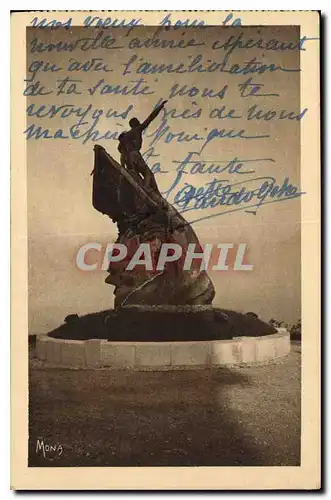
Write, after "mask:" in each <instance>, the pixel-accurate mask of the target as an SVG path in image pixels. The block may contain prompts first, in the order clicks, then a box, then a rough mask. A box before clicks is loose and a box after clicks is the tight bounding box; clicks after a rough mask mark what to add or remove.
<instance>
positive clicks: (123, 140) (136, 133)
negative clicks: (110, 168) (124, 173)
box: [117, 101, 167, 191]
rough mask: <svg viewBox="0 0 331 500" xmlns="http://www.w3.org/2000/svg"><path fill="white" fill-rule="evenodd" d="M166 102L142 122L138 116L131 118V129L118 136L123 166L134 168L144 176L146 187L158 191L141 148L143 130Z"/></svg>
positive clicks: (129, 168)
mask: <svg viewBox="0 0 331 500" xmlns="http://www.w3.org/2000/svg"><path fill="white" fill-rule="evenodd" d="M166 102H167V101H162V103H161V104H160V105H159V106H158V107H157V108H155V109H154V110H153V111H152V112H151V114H150V115H149V116H148V117H147V118H146V120H145V121H144V122H142V123H140V121H139V120H138V118H131V120H130V121H129V125H130V127H131V129H130V130H129V131H128V132H122V133H121V134H120V136H119V138H118V140H119V145H118V148H117V149H118V151H119V152H120V153H121V165H122V167H126V168H127V169H128V170H129V171H130V170H133V171H134V172H136V173H137V174H138V175H139V176H142V177H143V179H144V185H145V187H146V188H147V189H148V188H150V189H154V190H156V191H158V187H157V184H156V181H155V177H154V174H153V172H152V171H151V170H150V168H149V167H148V165H147V163H146V162H145V160H144V158H143V157H142V155H141V152H140V150H141V147H142V142H143V139H142V133H143V131H144V130H145V129H146V128H147V127H148V125H149V124H150V123H151V122H152V121H153V120H154V118H156V117H157V115H158V114H159V113H160V111H161V110H162V109H163V107H164V105H165V104H166Z"/></svg>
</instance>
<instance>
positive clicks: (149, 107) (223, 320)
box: [11, 11, 320, 490]
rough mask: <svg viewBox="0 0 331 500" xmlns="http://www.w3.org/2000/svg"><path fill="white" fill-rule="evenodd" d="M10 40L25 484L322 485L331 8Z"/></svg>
mask: <svg viewBox="0 0 331 500" xmlns="http://www.w3.org/2000/svg"><path fill="white" fill-rule="evenodd" d="M11 50H12V52H11V75H12V98H11V105H12V108H11V109H12V129H11V136H12V143H11V144H12V148H11V157H12V161H11V176H12V197H11V199H12V264H11V266H12V268H11V273H12V274H11V276H12V295H11V300H12V333H11V345H12V352H11V356H12V358H11V362H12V382H11V391H12V392H11V393H12V431H11V432H12V436H11V442H12V456H11V468H12V482H11V484H12V488H14V489H21V490H22V489H50V490H52V489H54V490H55V489H62V490H67V489H100V490H101V489H117V490H121V489H123V490H126V489H129V490H135V489H137V490H143V489H145V490H149V489H150V490H153V489H154V490H176V489H177V490H226V489H239V490H243V489H248V490H252V489H262V490H263V489H266V490H268V489H318V488H319V487H320V379H319V376H320V375H319V374H320V326H319V325H320V209H319V203H320V110H319V100H320V99H319V92H320V87H319V85H320V83H319V14H318V13H317V12H314V11H300V12H295V11H288V12H287V11H282V12H277V11H268V12H264V11H256V12H253V11H250V12H239V11H236V12H230V11H224V12H221V11H200V12H197V11H194V12H193V11H192V12H191V11H186V12H184V11H183V12H181V11H176V12H171V11H169V12H166V11H155V12H145V11H137V12H133V11H126V12H120V11H109V12H105V11H103V12H90V11H86V12H84V11H80V12H73V11H72V12H71V11H68V12H55V11H53V12H47V11H45V12H40V11H39V12H25V13H14V14H13V15H12V48H11ZM151 467H153V469H152V470H151ZM81 468H82V469H83V470H81Z"/></svg>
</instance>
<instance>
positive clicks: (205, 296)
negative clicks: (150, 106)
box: [92, 101, 215, 308]
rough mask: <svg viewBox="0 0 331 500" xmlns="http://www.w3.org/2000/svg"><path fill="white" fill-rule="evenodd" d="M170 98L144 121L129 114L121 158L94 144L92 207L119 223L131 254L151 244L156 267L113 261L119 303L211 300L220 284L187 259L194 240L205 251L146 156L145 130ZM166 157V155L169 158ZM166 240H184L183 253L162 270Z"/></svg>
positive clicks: (120, 239) (112, 275)
mask: <svg viewBox="0 0 331 500" xmlns="http://www.w3.org/2000/svg"><path fill="white" fill-rule="evenodd" d="M166 102H167V101H163V102H162V103H161V104H160V106H158V107H157V108H155V109H154V110H153V111H152V113H151V114H150V115H149V116H148V118H147V119H146V120H145V121H144V122H143V123H140V122H139V120H137V118H132V119H131V120H130V127H131V129H130V130H129V131H128V132H124V133H123V134H121V135H120V137H119V145H118V150H119V151H120V153H121V161H120V163H121V164H119V163H118V162H117V161H116V160H115V159H114V158H113V157H112V156H110V155H109V154H108V153H107V151H106V150H105V149H104V148H103V147H102V146H101V145H95V146H94V152H95V158H94V169H93V172H92V174H93V193H92V203H93V207H94V208H95V209H96V210H98V211H99V212H101V213H102V214H107V215H108V216H109V217H110V218H111V220H112V221H113V222H115V223H116V224H117V228H118V237H117V240H116V243H121V244H122V245H124V246H126V248H127V258H128V259H130V258H131V257H132V256H133V255H134V254H135V252H136V250H137V248H138V247H139V246H140V244H142V243H144V244H148V245H149V246H150V249H151V255H152V260H153V266H152V267H153V269H151V270H147V269H144V268H143V269H142V268H141V267H139V266H137V268H135V269H134V270H132V271H130V270H127V269H126V266H127V261H126V260H121V261H119V262H110V264H109V268H108V273H109V275H108V277H107V278H106V283H108V284H111V285H113V286H114V287H115V289H114V295H115V308H117V307H120V306H123V305H130V304H131V305H132V304H148V305H157V304H168V305H196V304H198V305H203V304H211V303H212V300H213V298H214V296H215V289H214V286H213V283H212V281H211V279H210V278H209V276H208V274H207V272H206V271H205V270H203V269H200V263H199V262H197V263H195V262H193V263H192V265H191V267H190V269H184V266H183V263H184V259H185V255H186V252H187V249H188V246H189V245H190V244H193V246H194V248H195V251H199V252H200V251H201V246H200V243H199V239H198V237H197V235H196V234H195V232H194V230H193V228H192V226H191V225H190V224H189V223H188V222H187V221H186V220H185V219H184V218H183V217H182V215H181V214H180V213H179V212H178V211H177V210H176V208H175V207H174V206H173V205H171V204H170V203H169V202H168V201H167V200H166V199H165V198H163V196H162V195H161V193H160V191H159V190H158V187H157V184H156V181H155V178H154V175H153V173H152V172H151V170H150V169H149V167H148V166H147V164H146V163H145V161H144V159H143V158H142V156H141V153H140V149H141V146H142V133H143V131H144V130H145V129H146V127H148V125H149V124H150V123H151V122H152V120H154V118H156V117H157V115H158V114H159V113H160V111H161V110H162V108H163V107H164V105H165V103H166ZM165 160H166V158H165ZM163 243H167V244H169V243H170V244H174V243H176V244H177V245H180V246H181V247H182V256H181V259H179V260H178V261H173V262H169V263H168V264H167V265H166V266H165V268H164V269H163V270H160V271H159V270H157V268H156V266H155V265H154V264H155V263H156V262H157V260H158V255H159V252H160V249H161V247H162V244H163Z"/></svg>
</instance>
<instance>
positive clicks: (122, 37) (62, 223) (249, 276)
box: [27, 26, 301, 333]
mask: <svg viewBox="0 0 331 500" xmlns="http://www.w3.org/2000/svg"><path fill="white" fill-rule="evenodd" d="M239 30H240V33H241V32H242V33H243V36H244V38H245V39H249V38H250V37H252V38H254V39H258V38H259V37H263V38H264V39H266V40H268V39H273V38H277V39H278V40H283V41H286V42H290V41H293V42H295V41H297V40H298V38H299V32H298V29H297V28H296V27H284V26H283V27H274V26H273V27H245V28H244V27H240V28H221V27H208V28H205V29H193V28H190V29H186V30H185V32H184V31H183V30H178V31H175V32H174V31H171V32H162V33H160V38H166V39H174V40H180V39H185V40H189V39H195V40H197V41H198V42H199V43H204V45H203V46H199V47H188V48H183V49H152V48H142V49H140V50H138V49H129V48H128V43H129V41H130V40H132V38H134V37H138V38H140V39H146V38H148V37H151V36H152V35H153V33H155V31H156V28H155V27H144V28H138V29H137V28H136V29H135V30H134V31H131V33H129V32H128V30H127V29H117V30H107V33H106V34H109V35H110V36H114V37H116V39H117V40H116V44H118V45H121V46H123V48H121V49H116V50H114V49H113V50H112V49H96V50H89V51H81V50H75V51H74V52H55V51H52V52H40V53H37V52H35V53H31V41H32V39H33V38H34V37H37V38H38V39H39V41H42V42H43V43H48V42H51V41H53V42H59V41H64V40H65V41H68V42H70V41H75V40H77V39H78V38H82V37H95V36H97V34H98V30H97V29H84V28H72V29H71V30H69V31H68V30H64V29H57V30H49V29H31V28H29V29H27V68H29V66H30V65H31V63H32V62H33V61H36V60H39V61H43V62H44V63H47V62H48V63H51V64H56V66H57V67H58V68H62V69H61V70H60V71H56V72H51V71H47V72H39V73H38V74H37V76H36V77H35V80H39V81H40V82H41V84H42V85H44V86H45V89H48V90H50V89H53V90H54V89H55V88H56V83H55V81H56V80H59V79H61V78H65V77H66V76H67V75H68V74H69V73H68V71H67V68H68V64H70V61H69V60H70V59H71V60H72V59H76V60H77V61H80V62H85V61H87V60H91V59H92V58H102V59H103V61H104V63H106V64H107V66H108V68H109V69H111V70H112V71H109V72H93V71H89V72H83V71H79V72H71V73H70V76H71V77H72V78H77V79H80V80H82V83H80V85H79V90H80V91H82V94H79V95H65V94H63V95H56V92H53V93H51V94H48V95H44V96H37V97H28V98H27V105H30V104H35V105H36V106H41V105H45V106H50V105H52V104H54V105H57V106H59V105H65V104H74V105H75V106H80V107H87V106H88V105H89V104H91V105H92V106H93V109H97V110H103V111H104V114H105V112H106V111H107V110H109V109H113V110H117V111H119V112H122V111H124V110H125V109H127V108H128V106H130V105H133V106H134V109H133V110H132V111H131V112H130V113H129V114H128V117H127V119H126V120H122V119H114V118H106V117H105V116H102V117H101V118H100V120H99V122H98V125H97V128H98V129H99V130H100V131H101V132H103V133H105V132H106V131H107V130H111V131H114V132H116V131H118V132H120V131H122V130H125V128H126V127H127V122H128V120H129V119H130V118H131V117H132V116H137V117H138V118H139V119H141V120H143V119H144V118H146V117H147V116H148V114H149V113H150V112H151V110H152V109H153V107H154V105H155V104H156V103H157V102H158V101H159V99H167V98H168V97H169V92H170V89H171V88H172V86H173V85H174V84H178V85H179V86H182V85H188V88H189V87H191V86H196V87H197V88H199V89H204V88H212V89H214V90H215V91H216V90H217V91H219V90H221V89H222V88H223V87H224V86H225V85H227V86H228V89H227V93H226V96H225V97H224V99H220V98H219V97H214V98H201V93H199V94H198V95H197V96H195V97H189V96H175V97H173V98H171V99H170V100H169V102H168V104H167V107H166V109H167V111H170V110H171V109H176V110H177V112H180V111H182V112H183V111H184V110H185V109H191V110H196V109H198V108H201V117H200V118H198V119H197V118H192V119H185V120H184V119H175V118H168V125H169V127H170V130H171V131H172V132H174V133H175V132H180V131H184V132H185V133H187V134H190V135H193V134H198V135H206V134H207V133H208V131H210V130H211V129H213V128H228V129H232V128H235V129H237V130H241V129H245V130H246V133H247V135H252V136H253V135H262V134H263V135H264V134H267V135H270V137H269V138H266V139H253V140H242V139H215V140H213V141H212V142H210V143H209V144H208V146H207V147H206V148H205V149H204V150H203V152H202V153H201V155H200V160H201V161H212V160H213V161H215V163H217V162H224V161H230V160H232V159H233V158H234V157H237V158H240V159H254V158H272V159H273V160H274V162H268V161H261V162H258V163H254V164H250V166H249V168H250V169H254V170H255V172H254V173H252V174H249V175H245V176H239V175H238V174H232V175H231V176H230V180H231V181H232V182H240V181H241V180H243V178H245V179H244V180H246V181H247V180H252V179H254V178H256V177H264V176H273V177H275V178H276V180H277V181H278V183H280V184H282V182H283V180H284V178H285V177H289V178H290V182H291V183H292V184H299V181H300V122H299V121H296V120H270V121H253V120H252V121H247V119H246V118H245V116H246V113H247V109H248V107H249V106H252V105H253V104H257V105H258V106H259V107H260V108H262V109H264V110H266V111H267V110H268V109H274V110H276V111H277V112H280V111H281V110H287V111H294V112H299V110H300V73H298V72H282V71H275V72H267V73H264V74H262V75H246V76H245V75H231V74H229V73H216V72H215V73H190V74H188V73H186V74H165V73H163V74H162V75H138V74H136V73H134V72H133V71H132V73H131V74H129V75H126V76H123V74H122V73H123V69H124V66H123V65H124V64H125V63H126V62H127V61H128V60H129V59H130V58H131V57H132V55H134V54H136V55H137V57H138V58H142V60H149V61H151V62H152V63H153V64H160V63H162V62H163V63H173V64H179V63H180V62H183V63H185V64H187V62H188V61H189V57H191V58H194V56H196V55H198V54H201V55H202V56H203V59H204V60H208V59H210V60H215V61H217V62H219V61H221V60H222V59H223V58H224V56H225V52H224V50H223V49H221V50H213V49H212V44H213V42H214V41H215V40H220V41H221V42H222V41H225V40H227V39H228V38H229V37H231V36H234V37H237V36H238V33H239ZM254 57H256V58H257V59H258V60H263V62H264V63H265V64H276V65H281V66H283V67H286V68H298V67H299V51H298V50H293V51H284V52H275V51H266V50H263V49H259V48H254V49H249V50H247V49H241V50H240V49H238V50H236V51H234V52H233V53H232V54H231V58H230V64H229V65H230V66H231V65H232V64H241V65H243V64H244V62H245V61H248V60H250V59H252V58H254ZM71 62H72V61H71ZM137 67H138V65H135V68H137ZM27 74H29V72H28V71H27ZM250 76H251V77H252V80H253V81H254V83H261V84H263V85H264V87H263V89H264V90H263V92H266V93H270V94H279V95H278V96H268V97H259V98H257V97H249V98H246V99H243V98H241V97H240V94H239V90H238V84H242V83H244V82H245V81H246V80H247V79H248V78H249V77H250ZM102 78H104V80H105V82H104V83H109V84H112V85H113V84H115V83H116V84H121V85H125V84H130V81H132V80H137V79H139V78H144V80H145V81H146V85H148V86H149V88H150V89H151V90H150V91H153V94H151V95H146V96H144V95H142V96H130V95H129V96H121V95H116V96H115V95H100V93H99V92H97V93H95V95H93V96H91V95H89V93H88V92H87V89H88V88H90V87H92V86H94V85H95V84H96V83H97V82H98V81H99V80H100V79H102ZM156 80H157V81H156ZM193 103H196V104H193ZM222 106H226V109H228V110H229V109H235V110H236V112H237V114H238V115H241V116H242V118H238V119H235V120H234V119H232V120H230V119H222V120H218V119H215V118H214V119H213V118H210V116H209V115H210V112H211V111H212V110H213V109H214V108H221V107H222ZM45 109H46V108H45ZM170 114H171V113H170ZM162 118H163V115H160V116H159V117H158V118H157V119H156V120H155V122H153V124H152V125H151V126H150V128H149V130H148V134H149V135H152V137H145V138H144V145H143V151H146V150H147V149H148V148H149V147H151V142H152V140H153V133H154V132H155V130H156V129H157V128H158V127H159V125H160V123H161V121H162ZM86 120H87V121H89V123H90V125H91V124H92V121H93V120H92V119H91V115H88V116H87V118H86ZM77 121H78V118H77V117H74V116H72V117H69V118H62V119H61V118H60V117H55V118H52V119H49V118H43V119H37V118H36V117H28V118H27V125H28V126H29V125H31V124H37V125H38V126H42V127H44V128H48V129H49V130H50V133H55V131H56V130H57V129H59V128H62V129H63V130H64V131H68V129H69V127H70V126H72V125H74V124H75V123H76V122H77ZM86 127H87V125H86ZM205 129H206V130H205ZM97 143H98V144H101V145H102V146H104V147H105V148H106V149H107V151H108V152H109V153H110V154H111V155H112V156H113V157H114V158H115V159H118V153H117V142H116V141H114V140H107V139H104V140H98V141H97ZM93 145H94V143H93V141H88V142H87V143H86V144H83V143H82V141H81V140H72V139H66V140H64V139H47V140H46V139H44V140H42V139H39V140H34V139H31V140H28V141H27V155H28V231H29V330H30V332H33V333H41V332H47V331H49V330H50V329H52V328H55V327H56V326H57V325H58V324H59V323H62V322H63V320H64V318H65V316H66V315H67V314H72V313H77V314H85V313H89V312H95V311H98V310H103V309H107V308H110V307H112V305H113V295H112V292H113V288H112V287H111V286H109V285H107V284H105V283H104V279H105V278H106V276H107V273H106V272H104V271H96V272H82V271H80V270H78V269H77V267H76V265H75V256H76V253H77V250H78V248H79V247H80V246H81V245H82V244H84V243H86V242H89V241H97V242H100V243H102V244H104V245H106V243H107V242H109V243H111V242H113V241H114V240H115V239H116V236H117V229H116V226H115V225H114V224H112V223H111V221H110V220H109V219H108V218H107V217H106V216H102V215H101V214H100V213H99V212H97V211H95V210H94V209H93V207H92V204H91V189H92V177H91V176H90V173H91V171H92V169H93V159H94V156H93ZM198 146H199V145H197V144H193V143H192V142H191V143H183V142H182V143H178V142H176V141H171V143H169V144H165V143H164V140H163V139H162V138H161V139H160V140H159V141H158V142H157V143H156V144H155V145H154V154H157V155H159V157H158V158H156V160H155V161H160V162H161V164H162V168H163V170H165V171H167V173H163V174H161V173H159V174H156V179H157V182H158V184H159V186H160V189H161V191H165V190H167V189H169V187H170V185H171V184H172V182H173V180H174V178H175V175H176V173H175V169H176V165H177V164H176V163H173V162H174V161H180V160H183V159H184V158H185V156H186V155H187V154H188V152H190V151H195V150H198V149H199V147H198ZM200 147H201V144H200ZM153 163H154V161H151V160H150V161H149V165H150V166H151V165H152V164H153ZM213 177H214V176H213V175H210V174H197V175H194V176H193V175H190V174H185V175H184V176H183V179H182V181H181V184H180V185H179V186H178V188H180V187H182V186H183V185H184V182H187V183H192V184H193V185H195V186H196V187H200V186H203V185H204V184H205V183H207V182H210V181H211V180H212V179H213ZM216 177H217V178H218V179H229V174H224V173H223V174H217V176H216ZM252 186H253V184H252ZM254 187H257V185H254ZM169 201H170V202H171V201H173V198H172V197H171V196H170V198H169ZM213 213H216V212H215V209H214V210H211V209H207V210H204V211H200V210H199V211H191V212H188V213H187V214H186V215H184V216H187V220H189V221H190V220H194V219H195V218H200V217H204V216H208V215H211V214H213ZM194 229H195V231H196V233H197V235H198V237H199V238H200V241H201V243H215V244H217V243H234V244H236V243H246V244H247V249H248V253H247V260H248V262H249V263H250V264H253V265H254V270H253V271H251V272H240V271H233V270H230V271H226V272H218V273H212V274H211V277H212V279H213V282H214V284H215V287H216V297H215V300H214V305H216V306H219V307H224V308H229V309H235V310H237V311H242V312H247V311H254V312H256V313H258V314H259V315H260V316H261V317H262V318H263V319H265V320H269V319H270V318H271V317H273V318H276V319H279V320H285V321H289V322H295V321H296V320H297V319H298V318H299V317H300V293H301V292H300V199H296V200H290V201H286V202H281V203H274V204H269V205H265V206H263V207H261V208H260V209H259V210H258V212H257V214H256V215H253V214H250V213H246V212H245V211H238V212H234V213H229V214H223V215H219V216H218V217H213V218H209V219H206V220H202V221H200V222H198V223H196V224H194ZM230 260H231V259H230Z"/></svg>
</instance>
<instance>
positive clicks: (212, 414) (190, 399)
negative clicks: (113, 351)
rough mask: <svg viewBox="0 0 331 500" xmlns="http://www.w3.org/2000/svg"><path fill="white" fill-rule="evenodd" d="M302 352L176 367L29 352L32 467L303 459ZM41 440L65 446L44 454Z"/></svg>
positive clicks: (274, 462) (295, 350) (257, 462)
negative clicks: (95, 365)
mask: <svg viewBox="0 0 331 500" xmlns="http://www.w3.org/2000/svg"><path fill="white" fill-rule="evenodd" d="M300 351H301V347H300V344H299V343H293V344H292V350H291V353H290V355H289V356H287V357H286V358H284V359H282V360H278V361H275V362H273V363H271V364H268V365H265V366H261V365H260V366H250V367H249V366H246V367H237V368H231V369H230V368H225V367H224V368H218V369H214V370H187V371H176V372H171V371H163V372H138V371H112V370H107V369H100V370H69V369H59V368H56V369H54V368H49V367H46V366H44V365H43V364H42V363H41V362H39V361H37V360H35V359H31V362H30V440H29V465H30V466H37V467H47V466H56V467H69V466H88V467H91V466H138V465H140V466H163V465H164V466H171V465H173V466H176V465H177V466H180V465H181V466H185V465H202V466H208V465H209V466H210V465H219V466H226V465H245V466H258V465H259V466H261V465H269V466H270V465H299V464H300V363H301V361H300ZM37 439H40V440H42V439H43V440H44V444H45V446H46V448H47V446H49V445H59V444H61V445H62V448H63V452H62V453H61V451H59V449H58V448H57V450H56V451H51V450H48V449H46V450H45V457H44V455H43V453H42V450H40V449H39V450H38V452H36V445H37ZM47 450H48V451H47Z"/></svg>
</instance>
